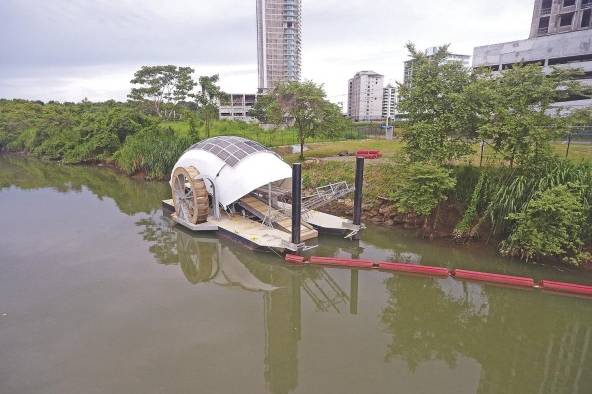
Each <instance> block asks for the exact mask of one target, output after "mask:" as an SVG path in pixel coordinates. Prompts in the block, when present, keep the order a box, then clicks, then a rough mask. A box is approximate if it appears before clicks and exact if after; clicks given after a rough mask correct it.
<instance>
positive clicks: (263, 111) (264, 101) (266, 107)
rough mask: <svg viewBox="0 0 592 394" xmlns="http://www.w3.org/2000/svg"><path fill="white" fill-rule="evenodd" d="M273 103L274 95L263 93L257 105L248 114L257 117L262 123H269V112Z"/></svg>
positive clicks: (258, 98)
mask: <svg viewBox="0 0 592 394" xmlns="http://www.w3.org/2000/svg"><path fill="white" fill-rule="evenodd" d="M272 105H273V97H272V96H269V95H261V96H259V97H257V101H256V102H255V105H253V107H252V108H251V109H250V110H249V113H248V115H249V116H251V117H253V118H255V119H257V120H258V121H259V122H260V123H269V122H270V120H269V118H268V112H269V111H270V108H271V106H272Z"/></svg>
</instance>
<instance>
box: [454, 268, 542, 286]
mask: <svg viewBox="0 0 592 394" xmlns="http://www.w3.org/2000/svg"><path fill="white" fill-rule="evenodd" d="M450 273H451V275H452V276H454V277H455V278H458V279H467V280H478V281H483V282H491V283H500V284H503V285H510V286H520V287H534V279H532V278H526V277H523V276H511V275H501V274H491V273H488V272H475V271H466V270H452V271H451V272H450Z"/></svg>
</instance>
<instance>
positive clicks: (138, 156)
mask: <svg viewBox="0 0 592 394" xmlns="http://www.w3.org/2000/svg"><path fill="white" fill-rule="evenodd" d="M194 142H195V140H194V139H193V138H191V137H190V136H188V135H185V136H184V135H177V134H176V133H175V132H174V131H173V130H170V129H163V128H159V127H153V128H147V129H143V130H142V131H140V132H139V133H137V134H135V135H133V136H129V137H128V138H127V139H126V141H125V143H124V145H123V146H122V147H121V149H119V150H118V151H117V152H116V153H115V155H114V159H115V163H116V164H117V166H118V167H119V168H121V169H122V170H123V171H125V172H126V173H127V174H129V175H134V174H137V173H140V172H143V173H145V175H146V178H147V179H167V178H168V176H169V174H170V172H171V170H172V169H173V166H174V165H175V163H176V162H177V160H178V159H179V157H180V156H181V155H182V154H183V152H184V151H185V150H186V149H187V148H188V147H189V146H191V144H192V143H194Z"/></svg>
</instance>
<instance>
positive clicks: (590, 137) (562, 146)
mask: <svg viewBox="0 0 592 394" xmlns="http://www.w3.org/2000/svg"><path fill="white" fill-rule="evenodd" d="M554 148H555V150H556V151H557V152H558V153H560V154H564V155H565V157H567V158H569V157H571V158H580V157H582V158H584V157H588V158H591V157H592V126H590V127H572V128H571V129H570V130H569V131H568V132H567V133H566V135H565V137H563V138H561V139H559V140H556V141H554Z"/></svg>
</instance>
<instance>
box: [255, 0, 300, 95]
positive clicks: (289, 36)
mask: <svg viewBox="0 0 592 394" xmlns="http://www.w3.org/2000/svg"><path fill="white" fill-rule="evenodd" d="M256 1H257V56H258V61H257V65H258V69H259V91H260V92H265V91H267V90H269V89H273V88H274V87H275V86H276V85H277V84H278V83H280V82H287V81H298V80H300V58H301V43H302V37H301V31H302V17H301V14H302V0H256Z"/></svg>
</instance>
